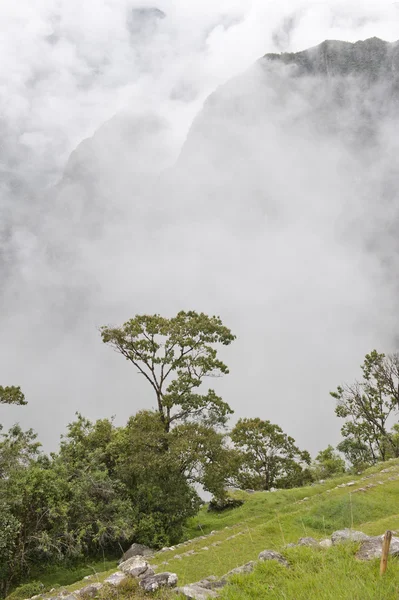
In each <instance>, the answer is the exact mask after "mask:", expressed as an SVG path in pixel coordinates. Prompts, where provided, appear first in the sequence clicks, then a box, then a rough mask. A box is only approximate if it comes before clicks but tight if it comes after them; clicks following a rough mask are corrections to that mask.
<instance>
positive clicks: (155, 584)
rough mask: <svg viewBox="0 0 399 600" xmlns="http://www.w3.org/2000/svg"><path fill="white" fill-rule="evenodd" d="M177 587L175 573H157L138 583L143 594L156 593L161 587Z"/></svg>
mask: <svg viewBox="0 0 399 600" xmlns="http://www.w3.org/2000/svg"><path fill="white" fill-rule="evenodd" d="M175 585H177V575H176V573H158V575H152V576H151V577H145V578H144V579H142V580H141V581H140V587H141V588H143V590H144V591H145V592H156V591H157V590H159V589H160V588H162V587H169V588H171V587H175Z"/></svg>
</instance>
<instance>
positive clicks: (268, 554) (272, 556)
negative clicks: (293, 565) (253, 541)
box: [258, 550, 289, 567]
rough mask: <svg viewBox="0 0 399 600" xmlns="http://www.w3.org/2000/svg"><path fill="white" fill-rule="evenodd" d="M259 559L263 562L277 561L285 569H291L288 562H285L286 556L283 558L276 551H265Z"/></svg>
mask: <svg viewBox="0 0 399 600" xmlns="http://www.w3.org/2000/svg"><path fill="white" fill-rule="evenodd" d="M258 559H259V560H260V561H262V562H263V561H265V560H276V561H277V562H279V563H280V565H283V566H284V567H289V564H288V561H286V560H285V558H284V556H282V555H281V554H279V553H278V552H274V550H263V551H262V552H261V553H260V554H259V556H258Z"/></svg>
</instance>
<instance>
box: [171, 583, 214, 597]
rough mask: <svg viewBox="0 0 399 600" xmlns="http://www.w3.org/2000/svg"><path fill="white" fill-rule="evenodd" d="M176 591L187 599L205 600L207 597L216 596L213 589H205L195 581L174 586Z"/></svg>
mask: <svg viewBox="0 0 399 600" xmlns="http://www.w3.org/2000/svg"><path fill="white" fill-rule="evenodd" d="M176 592H177V593H178V594H182V596H184V597H185V598H189V600H207V599H208V598H217V597H218V595H217V593H216V592H214V591H213V590H207V589H206V588H203V587H200V586H199V585H197V584H195V583H192V584H190V585H184V586H183V587H179V588H176Z"/></svg>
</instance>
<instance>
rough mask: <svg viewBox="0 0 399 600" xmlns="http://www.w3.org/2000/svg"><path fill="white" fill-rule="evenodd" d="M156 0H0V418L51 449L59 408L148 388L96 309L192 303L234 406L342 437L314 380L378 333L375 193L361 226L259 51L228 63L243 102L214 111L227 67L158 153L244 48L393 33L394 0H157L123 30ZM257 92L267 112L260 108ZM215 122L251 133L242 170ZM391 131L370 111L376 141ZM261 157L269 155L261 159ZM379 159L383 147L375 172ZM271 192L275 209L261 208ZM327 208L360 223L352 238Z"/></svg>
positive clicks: (62, 413) (127, 410)
mask: <svg viewBox="0 0 399 600" xmlns="http://www.w3.org/2000/svg"><path fill="white" fill-rule="evenodd" d="M153 5H154V3H153V2H140V3H137V2H127V1H126V0H108V1H104V0H103V1H102V2H98V0H87V1H86V2H84V3H82V2H77V1H75V0H68V1H67V0H59V1H55V0H51V1H50V0H41V1H38V2H35V3H34V5H33V4H32V2H30V1H28V0H19V2H18V3H16V2H9V1H8V0H5V1H4V2H2V4H1V6H0V23H1V36H0V51H1V55H2V56H3V57H7V61H6V63H5V64H4V66H3V68H2V70H1V73H0V86H1V89H2V92H3V93H2V94H0V109H1V118H0V124H1V127H2V129H3V130H4V132H5V134H4V136H3V148H2V156H1V160H2V169H3V170H4V172H5V174H6V177H5V182H6V183H5V184H3V187H2V197H1V205H0V211H1V217H2V228H0V234H1V232H3V237H2V238H0V239H1V240H2V242H3V246H4V248H6V252H7V256H8V268H7V277H6V278H5V281H6V285H5V288H4V289H3V293H2V298H1V308H2V312H1V316H0V335H1V340H2V344H1V348H0V361H1V362H0V364H1V381H0V383H2V384H21V385H22V387H23V389H24V391H25V393H26V396H27V399H28V400H29V405H28V406H27V407H24V408H16V407H15V408H3V409H2V415H1V421H2V422H3V423H5V424H6V425H10V424H11V423H12V422H14V421H15V420H16V419H18V420H19V421H20V422H21V424H22V425H23V426H24V427H29V426H32V427H33V428H35V429H36V430H37V431H38V432H39V435H40V438H41V439H42V440H43V442H44V443H45V444H46V447H47V448H54V447H55V444H56V442H57V440H58V437H59V435H60V433H62V432H63V431H64V429H65V425H66V423H67V422H68V421H70V420H72V419H73V416H74V413H75V411H77V410H79V411H80V412H82V413H83V414H85V415H86V416H88V417H91V418H96V417H103V416H111V415H112V414H115V415H116V417H117V422H119V423H122V422H123V421H124V419H126V417H127V416H128V415H129V414H131V413H132V412H135V411H136V410H138V409H140V408H144V407H150V406H151V405H152V404H153V399H152V397H151V393H150V390H148V389H147V387H146V386H145V383H144V382H142V381H141V380H140V379H139V377H138V376H137V375H136V374H135V372H134V369H133V368H132V367H130V366H129V365H128V364H127V363H126V362H124V361H123V360H122V358H121V357H119V356H117V355H115V354H113V353H112V352H111V351H110V350H109V349H108V348H106V347H104V346H103V345H102V344H101V341H100V338H99V335H98V332H97V330H96V328H97V327H98V326H99V325H101V324H104V323H115V324H118V323H121V322H123V321H124V320H126V319H127V318H129V317H130V316H133V315H134V314H135V313H140V312H160V313H163V314H166V315H171V314H173V313H175V312H176V311H177V310H180V309H182V308H183V309H191V308H194V309H197V310H203V311H205V312H210V313H217V314H220V316H221V317H222V318H223V320H224V321H225V322H226V324H227V325H229V326H231V327H232V329H233V330H234V332H235V333H236V334H237V336H238V339H237V341H236V342H235V343H234V345H233V346H232V347H231V348H229V349H228V350H226V351H225V353H224V354H225V358H226V361H227V362H228V364H229V365H230V367H231V374H230V375H229V376H228V377H226V378H225V379H223V380H221V381H218V382H217V384H218V389H220V391H221V392H222V393H223V395H224V398H225V399H226V400H227V401H228V402H230V404H231V405H232V407H233V408H234V409H235V411H236V416H255V415H257V416H260V417H262V418H269V419H270V420H272V421H274V422H278V423H279V424H280V425H282V426H283V427H284V428H285V429H286V430H287V431H288V433H290V434H291V435H293V436H294V437H296V438H297V441H298V443H300V444H301V445H302V446H303V447H307V448H308V449H309V450H311V451H312V452H315V451H316V450H318V449H320V448H321V447H323V446H326V445H327V444H328V443H330V442H331V443H336V442H337V439H338V431H339V423H338V421H337V420H336V418H335V417H334V415H333V401H332V400H331V399H329V396H328V391H329V390H330V389H332V388H334V387H335V386H336V385H337V384H339V383H340V382H341V381H342V380H345V379H348V378H353V377H355V376H356V375H357V373H358V365H359V364H360V363H361V361H362V357H363V355H364V354H365V353H366V352H367V351H369V350H371V349H372V348H373V347H375V346H376V347H378V348H379V349H388V350H390V349H393V347H394V344H395V335H394V334H395V330H394V328H395V313H396V305H395V285H396V283H397V282H396V281H394V280H392V281H389V280H387V279H386V277H385V273H384V272H383V270H382V268H381V265H380V262H379V261H378V260H377V258H376V257H370V255H369V254H368V253H366V252H365V251H363V249H364V244H363V240H366V239H368V238H369V237H370V234H371V233H372V231H370V230H369V229H368V228H371V229H372V227H374V226H375V223H376V219H377V218H378V217H379V215H378V213H375V207H372V208H371V209H370V219H366V220H364V221H362V220H361V224H360V227H358V223H359V218H360V216H361V215H362V214H363V212H364V211H363V205H362V199H363V198H364V197H366V196H367V194H368V193H369V190H366V189H364V188H363V187H362V185H363V180H362V177H363V174H364V172H365V171H364V169H365V164H366V163H365V162H364V161H363V159H362V161H363V162H362V161H360V162H359V161H357V158H356V156H352V155H346V154H345V153H346V152H347V149H346V148H344V147H343V146H341V145H340V144H339V143H334V144H331V143H330V142H331V140H330V139H329V138H328V137H325V138H322V137H320V136H319V137H318V138H317V139H316V138H314V137H310V138H307V137H306V136H307V132H306V131H301V130H300V129H298V128H296V126H295V115H296V114H299V113H300V112H301V110H302V109H303V107H302V106H301V105H300V104H299V105H298V104H296V99H295V98H296V97H293V99H292V101H291V103H290V104H289V105H288V106H286V107H285V108H284V110H282V109H281V110H280V109H279V107H278V106H277V107H276V106H275V105H274V104H273V99H272V98H271V97H269V96H268V90H267V89H266V91H265V89H264V88H262V85H263V84H261V83H260V81H259V78H258V76H257V74H256V69H255V70H253V71H250V74H249V75H248V76H247V78H246V79H245V88H246V91H247V96H248V97H249V98H250V102H252V101H253V113H252V112H251V114H253V115H254V117H253V119H252V120H251V118H249V117H248V115H244V116H243V115H240V114H239V113H238V112H237V118H235V114H234V113H233V114H230V115H229V117H227V116H226V118H225V117H224V104H223V101H222V100H223V94H226V97H227V98H229V97H231V96H234V94H235V92H234V91H233V88H234V86H235V85H236V84H235V82H234V81H233V82H232V83H231V84H228V85H227V87H225V88H222V89H221V90H219V92H218V94H219V96H218V98H219V100H217V101H216V104H217V103H218V102H220V103H221V108H220V109H218V107H216V112H210V109H209V107H208V105H207V106H206V107H205V109H204V111H203V112H202V113H201V114H200V116H199V117H198V119H197V120H196V121H195V124H194V126H193V129H192V130H191V132H190V134H189V140H188V143H187V145H186V146H185V147H184V149H183V153H182V155H181V156H180V159H179V160H178V167H177V168H174V163H175V162H176V160H177V158H178V156H179V154H180V151H181V148H182V146H183V143H184V141H185V140H186V137H187V134H188V131H189V128H190V126H191V124H192V123H193V120H194V119H195V118H196V116H197V115H198V114H199V113H200V111H201V110H202V106H203V103H204V100H205V99H206V97H207V96H208V95H209V94H210V93H212V92H213V91H214V90H215V89H216V88H217V87H218V86H220V85H221V84H224V83H225V82H226V81H228V80H230V78H232V77H236V76H237V75H239V74H240V73H242V72H244V71H246V70H247V69H249V68H250V67H251V65H252V64H253V63H254V62H255V61H256V60H257V59H258V58H259V57H260V56H262V55H263V54H265V53H266V52H273V51H275V52H280V51H297V50H301V49H304V48H308V47H311V46H314V45H316V44H318V43H320V42H321V41H323V40H324V39H343V40H348V41H356V40H358V39H365V38H368V37H372V36H378V37H381V38H383V39H386V40H387V41H394V40H395V39H396V37H398V34H397V31H398V21H399V10H398V9H397V7H396V5H395V4H394V3H390V2H386V3H385V2H366V3H362V4H361V5H359V4H358V3H356V2H345V3H344V2H329V3H324V2H319V3H310V2H278V3H277V2H276V3H275V2H264V1H260V0H259V1H253V2H249V1H243V0H240V1H238V0H237V1H236V0H229V1H223V0H218V1H217V0H207V1H205V2H201V3H198V2H194V1H187V0H181V1H176V0H175V1H173V0H170V1H167V0H163V1H160V2H158V3H157V4H156V6H157V7H158V9H160V10H162V11H163V12H164V13H165V15H166V16H165V18H163V19H161V18H159V19H158V18H156V19H154V21H153V22H152V24H151V25H149V26H146V27H144V26H143V30H142V34H141V35H138V34H137V32H135V30H134V28H133V30H132V27H130V28H129V26H128V25H129V23H130V22H131V21H130V20H129V19H131V16H130V15H131V10H132V9H134V8H137V7H143V6H144V7H145V6H148V7H151V6H153ZM135 14H136V15H137V13H135ZM251 73H253V75H251ZM282 85H283V84H282ZM229 86H233V87H229ZM234 89H235V88H234ZM315 93H316V92H315ZM238 96H239V94H238ZM252 98H253V100H252ZM257 99H259V100H257ZM261 100H262V102H263V101H265V102H269V103H270V110H271V111H272V110H273V111H274V112H273V113H272V114H273V119H270V120H267V119H266V120H265V119H264V118H263V117H262V116H261V115H262V112H261V108H260V103H261ZM247 101H248V98H247V99H246V100H245V102H247ZM298 102H299V100H298ZM262 110H263V106H262ZM284 111H285V112H284ZM115 115H117V116H115ZM207 115H209V118H210V120H209V121H207ZM287 117H288V118H289V119H292V120H293V125H292V128H290V129H289V131H288V132H286V133H285V134H284V135H283V134H282V133H281V128H280V129H279V126H278V123H279V121H278V119H280V122H281V123H283V122H285V120H286V119H287ZM349 117H350V115H349ZM349 117H348V118H349ZM212 119H215V121H213V120H212ZM232 123H233V124H235V125H234V127H235V128H236V131H234V132H232V131H231V127H232ZM276 123H277V124H276ZM208 124H209V126H210V127H211V128H213V127H214V128H215V131H218V132H222V133H221V134H220V138H218V139H219V142H220V148H219V147H218V143H216V144H215V152H216V151H217V150H218V148H219V149H220V157H219V158H220V160H221V161H222V166H221V168H220V169H217V168H216V167H215V164H216V162H215V161H213V162H212V161H211V162H210V163H208V162H207V160H206V157H207V153H208V151H209V147H207V146H206V144H205V145H204V146H203V147H202V146H201V144H202V136H203V134H204V132H206V130H207V127H208ZM224 128H225V129H227V130H228V133H229V134H230V133H234V135H235V136H237V135H238V136H239V137H240V139H241V140H242V144H245V145H246V147H248V165H247V166H246V168H245V172H243V173H242V174H241V173H240V175H237V174H236V175H235V176H234V177H232V178H230V177H229V172H228V170H227V171H226V170H224V168H223V164H224V162H223V161H225V162H226V165H228V164H231V161H233V160H234V155H233V153H234V149H233V148H232V147H229V145H228V144H227V143H226V139H227V138H226V137H225V132H224ZM388 129H389V128H388ZM93 134H94V137H92V138H91V136H93ZM222 134H223V135H222ZM86 138H91V139H89V140H88V141H86V142H84V143H83V144H82V143H81V142H82V141H83V140H85V139H86ZM395 144H396V142H395V140H394V138H393V136H391V135H390V133H389V131H388V130H387V132H386V139H385V145H383V146H382V148H383V149H384V148H386V153H387V156H388V155H391V154H392V152H394V151H395V150H396V146H395ZM75 148H77V150H76V151H75V152H73V151H74V150H75ZM202 148H203V150H204V151H203V152H202V151H201V150H202ZM72 152H73V154H72V156H70V155H71V153H72ZM215 156H216V155H215ZM260 157H272V160H273V168H272V169H269V170H268V168H267V165H270V160H266V161H265V162H263V161H262V158H260ZM204 161H205V162H204ZM229 161H230V162H229ZM345 161H346V162H345ZM343 162H345V165H346V168H345V169H343V168H342V163H343ZM331 165H333V166H334V168H335V171H334V170H333V169H332V168H331ZM310 166H311V169H310V168H309V167H310ZM226 168H227V167H226ZM385 168H386V165H385V162H384V155H382V156H380V157H379V162H378V166H377V167H376V169H375V179H376V181H377V182H378V181H379V179H380V178H381V175H382V174H384V172H385V171H384V169H385ZM333 172H336V174H337V175H336V177H335V176H334V175H332V173H333ZM230 179H232V180H233V183H234V185H233V184H232V181H231V180H230ZM193 181H195V185H193ZM198 181H200V182H201V183H200V185H198ZM326 182H328V185H326ZM298 186H300V187H299V188H298ZM377 187H378V186H377ZM353 194H355V195H357V194H358V197H359V200H358V203H356V202H353ZM356 197H357V196H356ZM320 198H322V199H323V202H320ZM276 199H278V202H279V211H278V212H279V213H281V214H280V216H279V217H276V218H275V220H273V219H271V220H268V221H267V222H266V220H265V217H264V213H265V206H267V208H268V210H269V209H270V211H273V206H272V204H273V202H275V201H276ZM268 203H270V204H268ZM348 206H350V207H351V208H350V210H351V211H352V213H351V214H349V213H348ZM270 214H272V212H271V213H270ZM281 215H282V216H281ZM342 220H343V221H344V223H349V222H350V220H352V221H353V222H354V223H355V225H356V226H355V227H354V233H352V234H351V235H350V236H349V240H348V239H346V238H345V240H344V237H345V236H344V233H343V231H344V230H345V225H343V226H342V227H343V228H342V230H341V229H340V227H341V225H340V224H341V222H342ZM331 222H333V223H334V224H335V225H336V227H334V228H333V231H332V229H331V227H330V225H331ZM8 223H12V224H13V226H12V233H11V234H10V229H9V228H8V227H7V224H8ZM337 231H339V232H340V234H339V235H337V234H336V232H337ZM357 238H359V240H357ZM358 241H359V243H357V242H358ZM389 243H390V241H389V239H387V241H386V243H385V245H384V255H385V256H386V255H389V253H390V247H389Z"/></svg>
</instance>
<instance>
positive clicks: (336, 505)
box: [47, 459, 399, 600]
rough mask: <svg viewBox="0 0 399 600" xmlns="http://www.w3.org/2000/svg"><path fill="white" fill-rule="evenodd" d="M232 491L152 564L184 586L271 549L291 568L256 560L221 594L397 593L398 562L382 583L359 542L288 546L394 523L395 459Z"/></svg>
mask: <svg viewBox="0 0 399 600" xmlns="http://www.w3.org/2000/svg"><path fill="white" fill-rule="evenodd" d="M237 496H239V497H241V498H242V499H243V500H244V504H243V505H242V507H240V508H236V509H232V510H228V511H226V512H224V513H219V514H212V513H208V512H207V510H206V507H204V508H203V509H202V510H201V511H200V513H199V514H198V516H197V517H196V518H195V519H192V521H191V522H190V523H189V526H188V528H187V530H186V532H185V536H186V541H185V542H183V543H181V544H179V545H177V546H175V547H172V548H169V549H163V550H162V551H160V552H157V553H156V554H155V555H154V557H153V558H152V559H151V560H150V563H151V566H152V568H153V569H154V570H155V571H156V572H159V573H160V572H163V571H166V570H167V571H168V572H172V573H176V574H177V576H178V580H179V585H185V584H189V583H193V582H197V581H199V580H201V579H204V578H206V577H209V576H211V575H213V576H216V577H220V576H222V575H224V574H226V573H228V572H229V571H231V570H232V569H235V568H237V567H240V566H242V565H244V564H246V563H248V562H249V561H254V560H256V559H257V557H258V554H259V553H260V552H261V551H263V550H275V551H278V552H282V553H283V555H284V557H285V558H286V559H287V560H288V562H289V564H290V565H291V568H290V569H289V570H287V569H286V568H285V567H282V566H281V565H279V564H275V563H276V561H268V562H267V563H262V564H259V565H258V566H256V568H255V570H254V572H253V573H252V574H250V575H241V576H240V575H235V576H234V577H233V578H232V579H231V580H230V583H229V585H227V586H226V587H225V588H224V589H223V590H222V591H221V592H220V594H221V598H225V599H235V598H248V599H249V598H257V597H260V596H261V597H262V598H281V599H283V598H295V599H297V600H299V599H302V598H303V599H305V598H314V599H316V598H321V599H325V600H327V599H333V598H343V599H348V600H349V599H353V598H379V597H381V598H382V597H383V598H384V599H386V600H389V599H392V600H393V599H394V598H395V599H396V598H397V591H396V590H397V587H398V585H399V574H398V573H397V570H396V568H395V569H393V568H392V566H391V565H390V564H389V565H388V573H387V576H386V577H385V578H384V580H383V582H381V580H380V578H379V576H378V565H379V561H378V560H375V561H370V562H361V561H358V560H356V559H355V557H354V555H355V553H356V551H357V549H358V544H349V545H342V546H333V547H332V548H328V549H322V550H320V548H319V547H317V548H316V547H314V548H312V547H306V546H304V547H298V546H294V547H288V548H287V547H286V546H287V545H288V544H296V543H297V542H298V539H299V538H303V537H313V538H315V539H316V540H318V541H320V540H322V539H325V538H327V537H329V536H330V535H331V534H332V533H333V532H334V531H336V530H341V529H344V528H352V529H355V530H360V531H362V532H364V533H365V534H368V535H380V534H382V533H384V531H385V530H386V529H392V530H395V529H396V528H397V529H399V512H398V497H399V459H397V460H391V461H389V462H388V463H382V464H380V465H378V467H374V468H372V469H369V470H367V471H366V472H365V473H364V474H362V475H360V476H356V477H353V478H351V477H349V476H345V477H342V478H339V479H331V480H328V481H326V482H324V483H322V484H318V485H314V486H311V487H308V488H298V489H293V490H281V491H277V492H273V493H271V492H270V493H264V492H258V493H247V492H237ZM199 534H200V535H199ZM116 567H117V563H116V562H115V564H114V565H113V566H112V568H110V569H109V570H108V571H106V572H98V573H96V575H95V576H94V575H93V576H92V577H91V580H92V581H99V582H101V581H103V580H104V579H106V577H108V576H109V575H110V574H112V573H114V572H115V571H116ZM91 568H93V567H91ZM96 568H97V570H98V568H99V566H98V565H96ZM89 571H90V569H89ZM47 583H48V585H51V583H50V581H48V582H47ZM52 583H53V584H54V583H55V582H54V579H53V582H52ZM57 583H63V582H62V581H61V580H59V581H58V582H57ZM87 583H88V581H87V580H81V581H77V582H76V583H74V584H73V585H71V586H69V587H67V588H66V590H67V591H68V593H72V592H77V591H78V590H79V589H80V588H82V587H83V586H84V585H87ZM131 593H132V590H130V591H129V594H130V597H132V596H131ZM173 597H176V596H175V595H174V596H173ZM204 597H205V596H204Z"/></svg>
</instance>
